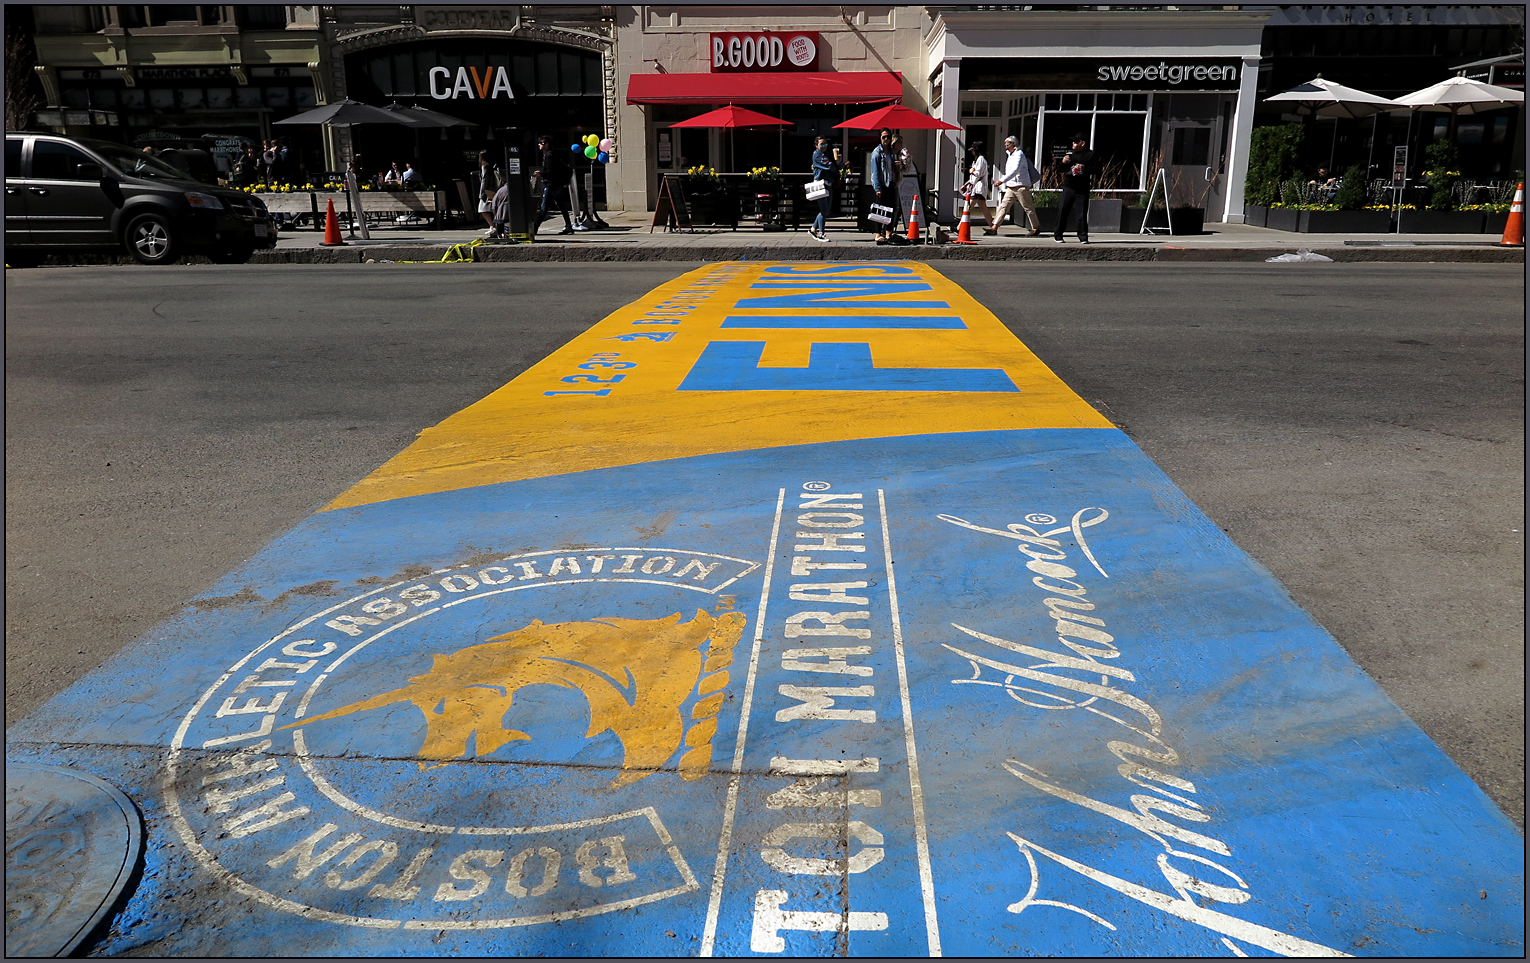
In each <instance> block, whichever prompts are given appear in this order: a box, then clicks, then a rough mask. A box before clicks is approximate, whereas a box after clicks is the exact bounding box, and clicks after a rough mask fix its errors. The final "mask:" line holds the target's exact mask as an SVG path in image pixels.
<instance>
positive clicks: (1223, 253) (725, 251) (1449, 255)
mask: <svg viewBox="0 0 1530 963" xmlns="http://www.w3.org/2000/svg"><path fill="white" fill-rule="evenodd" d="M449 247H451V245H386V246H379V247H365V248H361V247H341V248H322V247H321V248H289V249H287V250H268V251H256V252H255V255H254V256H253V257H251V258H250V261H249V263H250V264H364V263H366V262H367V261H368V260H369V259H370V260H374V261H378V262H385V261H392V262H400V261H414V262H439V261H440V260H441V258H442V256H443V255H444V254H445V253H446V251H447V249H448V248H449ZM472 250H473V254H474V260H475V261H477V262H480V263H492V264H511V263H515V264H519V263H528V262H541V261H550V262H564V263H588V262H597V261H705V262H712V261H740V260H744V261H747V260H750V259H751V258H753V259H754V260H761V259H766V260H772V261H1135V262H1143V261H1155V262H1164V263H1192V262H1201V263H1206V262H1243V263H1252V262H1262V261H1264V260H1266V259H1267V258H1272V257H1275V256H1276V255H1279V254H1285V253H1293V254H1294V253H1296V249H1295V248H1184V247H1140V246H1131V247H1127V246H1111V245H1108V244H1098V245H1096V244H1090V245H1087V246H1085V245H1082V244H1072V245H1065V246H1062V247H1031V246H1026V247H997V246H996V247H984V246H976V247H972V246H968V245H954V244H953V245H940V246H935V247H932V246H928V245H918V246H911V247H880V248H879V247H875V246H871V245H867V246H863V247H861V246H858V247H834V246H829V247H825V246H823V245H814V246H813V247H773V248H757V247H756V248H749V247H739V246H722V245H717V246H708V247H670V246H663V247H660V246H655V247H647V246H636V245H630V246H629V245H620V244H599V243H593V244H590V243H585V244H567V245H565V244H557V243H545V242H544V243H541V244H507V245H483V246H480V247H476V248H473V249H472ZM1315 253H1320V254H1322V255H1324V256H1325V257H1328V258H1331V259H1332V260H1333V261H1335V262H1342V263H1358V262H1373V261H1391V262H1413V263H1428V262H1434V263H1463V264H1518V263H1523V262H1524V260H1525V249H1524V248H1517V247H1516V248H1505V247H1497V246H1488V245H1484V246H1483V247H1417V248H1364V247H1336V248H1322V249H1320V250H1318V251H1317V252H1315ZM43 263H44V264H45V265H47V266H51V267H59V266H66V265H67V266H78V265H115V264H136V263H137V262H135V261H134V260H133V259H132V258H130V257H128V256H126V255H118V254H76V255H53V256H50V257H48V258H47V259H45V261H44V262H43ZM182 263H183V264H211V263H212V262H211V261H209V260H208V259H207V258H205V257H201V256H191V257H187V258H186V259H185V260H184V261H183V262H182Z"/></svg>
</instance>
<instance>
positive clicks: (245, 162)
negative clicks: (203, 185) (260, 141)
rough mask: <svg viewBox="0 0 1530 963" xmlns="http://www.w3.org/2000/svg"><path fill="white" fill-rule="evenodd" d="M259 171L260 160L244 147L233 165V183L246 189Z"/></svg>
mask: <svg viewBox="0 0 1530 963" xmlns="http://www.w3.org/2000/svg"><path fill="white" fill-rule="evenodd" d="M144 149H145V150H147V149H148V148H144ZM259 169H260V158H259V157H256V156H255V148H254V147H253V146H250V145H248V144H247V145H245V148H244V153H243V154H241V155H239V160H238V161H236V162H235V164H234V183H235V184H236V185H238V186H239V187H248V186H249V185H251V184H253V183H255V179H256V177H257V172H258V171H259Z"/></svg>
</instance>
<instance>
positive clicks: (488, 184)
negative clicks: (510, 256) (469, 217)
mask: <svg viewBox="0 0 1530 963" xmlns="http://www.w3.org/2000/svg"><path fill="white" fill-rule="evenodd" d="M498 190H499V172H498V171H496V170H495V169H494V165H493V164H491V163H490V162H489V152H488V151H483V150H481V151H479V152H478V179H477V195H478V213H479V214H480V215H481V216H482V217H483V222H484V223H485V224H487V225H489V229H488V230H487V231H484V232H483V234H484V237H493V236H494V194H495V192H497V191H498Z"/></svg>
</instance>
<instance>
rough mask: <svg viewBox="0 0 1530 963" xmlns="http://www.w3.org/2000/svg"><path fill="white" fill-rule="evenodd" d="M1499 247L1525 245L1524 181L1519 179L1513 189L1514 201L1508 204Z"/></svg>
mask: <svg viewBox="0 0 1530 963" xmlns="http://www.w3.org/2000/svg"><path fill="white" fill-rule="evenodd" d="M1498 246H1499V247H1524V246H1525V182H1524V181H1520V182H1519V187H1518V188H1516V189H1515V191H1514V203H1513V204H1511V205H1509V220H1508V221H1507V222H1506V223H1505V224H1504V226H1503V240H1501V241H1499V242H1498Z"/></svg>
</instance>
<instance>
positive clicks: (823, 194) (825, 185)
mask: <svg viewBox="0 0 1530 963" xmlns="http://www.w3.org/2000/svg"><path fill="white" fill-rule="evenodd" d="M834 174H835V171H834V160H833V159H832V158H831V157H830V156H829V138H827V137H819V138H818V142H817V145H816V147H815V149H814V151H813V181H812V183H810V184H808V186H807V197H808V200H816V201H817V202H818V216H817V217H815V218H814V219H813V227H812V230H811V231H809V233H810V234H812V235H813V237H814V238H815V239H816V240H819V241H828V240H829V235H828V234H827V233H825V224H824V221H825V220H826V219H827V218H828V216H829V210H830V207H831V206H832V205H833V203H834V190H833V187H832V184H833V181H832V180H831V178H833V177H834Z"/></svg>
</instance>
